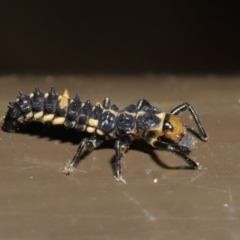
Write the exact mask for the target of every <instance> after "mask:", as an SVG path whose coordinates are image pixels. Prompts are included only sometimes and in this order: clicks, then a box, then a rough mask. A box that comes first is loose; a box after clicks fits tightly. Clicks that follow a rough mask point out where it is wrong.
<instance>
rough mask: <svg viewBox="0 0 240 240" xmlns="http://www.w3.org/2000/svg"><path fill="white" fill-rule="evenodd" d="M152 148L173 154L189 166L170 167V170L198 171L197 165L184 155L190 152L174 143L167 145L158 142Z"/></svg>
mask: <svg viewBox="0 0 240 240" xmlns="http://www.w3.org/2000/svg"><path fill="white" fill-rule="evenodd" d="M153 146H154V147H156V148H158V149H162V150H167V151H170V152H173V153H175V154H176V155H178V156H179V157H181V158H182V159H183V160H184V161H185V162H186V163H187V164H188V165H189V166H178V167H172V169H191V170H195V169H198V165H197V163H195V162H194V161H193V160H191V159H190V158H189V157H187V156H186V154H188V153H189V152H190V150H189V149H188V148H187V147H183V146H179V145H177V144H174V143H167V142H160V141H156V142H154V143H153Z"/></svg>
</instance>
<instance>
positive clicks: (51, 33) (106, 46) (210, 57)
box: [0, 0, 240, 74]
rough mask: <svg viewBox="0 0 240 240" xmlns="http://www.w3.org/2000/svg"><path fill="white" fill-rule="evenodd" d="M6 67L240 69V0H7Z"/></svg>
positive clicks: (1, 12) (2, 63)
mask: <svg viewBox="0 0 240 240" xmlns="http://www.w3.org/2000/svg"><path fill="white" fill-rule="evenodd" d="M0 2H1V7H0V29H1V37H0V44H1V48H0V51H1V52H0V53H1V58H0V73H1V74H9V73H17V74H25V73H27V74H28V73H30V74H145V73H154V74H209V73H210V74H235V73H239V72H240V71H239V69H240V68H239V63H240V58H239V56H240V46H239V45H240V44H239V43H240V2H239V1H225V3H224V1H190V0H188V1H178V0H172V1H171V0H170V1H159V0H158V1H142V0H138V1H81V0H79V1H49V0H48V1H46V0H41V1H34V0H32V1H3V0H2V1H0Z"/></svg>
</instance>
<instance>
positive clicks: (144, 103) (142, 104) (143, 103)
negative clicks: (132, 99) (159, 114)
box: [137, 99, 151, 110]
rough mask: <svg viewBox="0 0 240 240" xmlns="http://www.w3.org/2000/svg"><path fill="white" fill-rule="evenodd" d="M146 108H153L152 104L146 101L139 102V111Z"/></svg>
mask: <svg viewBox="0 0 240 240" xmlns="http://www.w3.org/2000/svg"><path fill="white" fill-rule="evenodd" d="M145 106H148V107H151V105H150V103H149V102H148V101H147V100H145V99H140V100H139V101H138V102H137V109H138V110H141V109H142V108H143V107H145Z"/></svg>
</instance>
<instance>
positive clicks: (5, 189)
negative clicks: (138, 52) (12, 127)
mask: <svg viewBox="0 0 240 240" xmlns="http://www.w3.org/2000/svg"><path fill="white" fill-rule="evenodd" d="M0 84H1V89H0V96H1V102H0V115H1V116H2V115H4V114H5V113H6V110H7V105H8V102H9V101H15V99H16V96H17V95H18V90H22V91H24V92H25V93H30V92H32V91H33V90H34V86H35V85H38V86H39V87H40V88H41V89H42V90H43V91H48V90H49V89H50V86H51V85H54V86H55V88H56V89H57V91H58V93H59V94H61V93H62V92H63V91H64V89H65V88H68V90H69V92H70V95H71V97H74V96H75V94H76V93H78V94H79V95H80V96H81V99H83V100H84V101H85V100H87V99H91V101H92V103H95V102H97V101H99V100H102V99H103V98H105V97H109V98H110V100H111V102H112V103H115V104H117V106H119V107H121V108H124V107H126V106H128V105H129V104H130V103H136V102H137V100H138V99H140V98H143V97H144V98H146V99H147V100H148V101H149V102H150V103H151V104H152V105H153V106H156V107H157V108H159V109H162V110H164V111H171V110H172V109H173V108H174V107H175V106H177V105H179V104H180V103H182V102H185V101H187V102H189V103H190V104H192V106H194V107H195V109H196V110H197V112H198V114H199V117H200V118H201V120H202V123H203V125H204V127H205V129H206V131H207V133H208V134H209V136H210V137H209V141H208V142H207V143H204V142H202V141H200V140H198V143H197V148H196V149H195V150H194V151H193V152H192V153H191V154H190V157H191V158H193V159H194V160H195V161H196V162H198V163H199V164H200V166H201V169H202V170H198V171H190V170H189V171H187V170H185V171H181V170H171V169H167V168H165V165H167V166H176V165H181V164H184V162H183V161H182V160H181V159H179V158H178V157H176V156H175V155H173V154H171V153H168V152H164V151H158V150H156V151H154V152H153V153H151V149H150V148H148V147H146V146H145V145H144V144H142V143H138V142H137V143H135V144H133V146H132V149H130V150H129V151H128V153H127V154H126V156H125V158H124V159H123V176H124V178H125V179H126V181H127V185H124V184H122V183H118V182H116V181H115V180H114V179H113V171H112V167H111V160H112V157H113V155H114V150H113V149H112V146H111V144H109V145H106V146H104V147H103V148H101V149H99V150H95V151H94V152H92V153H90V154H89V155H87V156H86V157H85V159H84V160H83V161H82V162H80V164H79V165H78V166H77V169H76V171H74V172H73V174H71V175H70V176H63V175H62V174H61V171H62V169H63V167H64V166H65V164H66V162H67V161H68V160H69V159H70V158H71V157H72V156H73V154H74V153H75V151H76V149H77V147H78V142H79V140H80V139H81V137H82V136H79V135H78V134H76V132H69V131H66V130H64V129H63V128H55V129H54V130H51V129H48V128H46V127H44V126H42V125H41V124H37V125H33V126H29V127H28V128H27V127H26V128H24V129H23V130H22V133H5V132H3V131H1V132H0V142H1V144H0V151H1V170H2V173H1V181H0V188H1V192H0V197H1V203H0V209H1V217H0V238H2V239H43V238H44V239H80V238H81V239H96V238H97V239H113V238H115V239H126V238H128V239H160V238H161V239H180V238H182V239H238V238H239V237H240V230H239V224H240V212H239V209H240V193H239V187H240V186H239V185H240V184H239V180H240V174H239V172H240V155H239V144H240V141H239V115H240V104H239V102H238V99H239V98H240V90H239V89H240V82H239V81H238V77H224V78H223V77H221V78H220V77H216V76H208V77H187V78H185V77H174V76H170V77H168V76H166V77H158V76H151V75H148V76H145V77H134V76H132V77H121V76H115V77H114V76H112V77H111V76H94V77H85V76H76V77H75V76H61V77H52V76H48V77H37V76H27V77H18V76H9V77H4V76H2V77H1V78H0ZM61 90H62V92H60V91H61ZM181 118H182V119H183V122H186V123H187V124H188V125H190V126H194V127H195V125H194V122H193V121H192V120H191V119H189V114H188V113H184V114H181Z"/></svg>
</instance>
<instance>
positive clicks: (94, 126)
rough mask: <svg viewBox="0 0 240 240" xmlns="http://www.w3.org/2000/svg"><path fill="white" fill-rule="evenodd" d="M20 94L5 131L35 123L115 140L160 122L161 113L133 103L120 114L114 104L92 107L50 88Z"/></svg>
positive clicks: (156, 125) (154, 126) (157, 125)
mask: <svg viewBox="0 0 240 240" xmlns="http://www.w3.org/2000/svg"><path fill="white" fill-rule="evenodd" d="M19 94H20V95H19V96H18V97H17V100H16V101H15V102H10V103H9V106H8V108H9V110H8V112H7V115H6V117H5V120H4V124H3V129H4V130H5V131H8V132H13V131H16V130H17V129H18V127H19V124H20V123H21V122H25V121H31V120H35V121H42V122H51V123H52V124H53V125H60V124H63V125H64V126H65V127H66V128H75V129H76V130H77V131H87V132H89V133H95V134H98V135H107V136H109V137H110V138H117V137H118V136H121V135H124V134H133V135H134V134H136V133H137V132H138V131H139V130H142V131H145V130H151V129H155V128H157V127H159V125H160V124H161V119H162V118H161V117H160V116H159V114H163V113H161V111H159V110H157V109H156V108H152V107H147V108H145V109H141V110H140V109H138V108H137V106H136V105H135V104H131V105H130V106H128V107H126V108H125V109H124V110H122V111H120V110H119V109H118V107H117V106H116V105H112V106H110V104H109V105H108V104H101V103H97V104H96V105H95V106H93V105H92V103H91V102H90V100H87V101H86V102H81V100H80V98H79V96H78V95H76V97H75V98H73V99H70V97H69V94H68V91H67V90H65V91H64V93H63V94H62V95H58V94H57V93H56V91H55V89H54V88H53V87H51V89H50V92H49V93H43V92H42V91H41V90H40V89H39V88H38V87H35V91H34V92H33V93H31V94H30V95H29V96H28V95H26V94H24V93H23V92H21V91H20V92H19Z"/></svg>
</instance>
